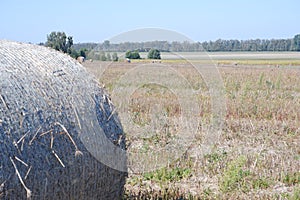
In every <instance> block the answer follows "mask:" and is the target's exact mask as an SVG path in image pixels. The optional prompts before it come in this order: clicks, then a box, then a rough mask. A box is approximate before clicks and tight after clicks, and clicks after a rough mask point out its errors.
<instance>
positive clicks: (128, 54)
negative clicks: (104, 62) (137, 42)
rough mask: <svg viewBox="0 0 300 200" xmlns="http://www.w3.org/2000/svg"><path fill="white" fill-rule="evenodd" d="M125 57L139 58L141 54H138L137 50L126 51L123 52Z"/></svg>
mask: <svg viewBox="0 0 300 200" xmlns="http://www.w3.org/2000/svg"><path fill="white" fill-rule="evenodd" d="M125 58H129V59H140V58H141V56H140V54H139V52H138V51H127V52H126V53H125Z"/></svg>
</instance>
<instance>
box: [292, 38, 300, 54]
mask: <svg viewBox="0 0 300 200" xmlns="http://www.w3.org/2000/svg"><path fill="white" fill-rule="evenodd" d="M293 45H294V50H295V51H300V34H298V35H295V36H294V39H293Z"/></svg>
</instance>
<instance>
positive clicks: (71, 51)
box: [69, 48, 80, 59]
mask: <svg viewBox="0 0 300 200" xmlns="http://www.w3.org/2000/svg"><path fill="white" fill-rule="evenodd" d="M69 55H70V56H71V57H72V58H75V59H77V58H78V56H80V54H79V53H78V52H77V51H76V50H75V49H73V48H70V50H69Z"/></svg>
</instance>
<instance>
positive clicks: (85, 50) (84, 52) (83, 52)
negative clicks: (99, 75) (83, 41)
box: [79, 48, 87, 58]
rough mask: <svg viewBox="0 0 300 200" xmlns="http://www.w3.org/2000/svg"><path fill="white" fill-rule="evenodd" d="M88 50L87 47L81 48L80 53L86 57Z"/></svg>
mask: <svg viewBox="0 0 300 200" xmlns="http://www.w3.org/2000/svg"><path fill="white" fill-rule="evenodd" d="M86 52H87V49H86V48H84V49H80V51H79V55H80V56H82V57H84V58H86Z"/></svg>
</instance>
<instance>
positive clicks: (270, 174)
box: [84, 62, 300, 199]
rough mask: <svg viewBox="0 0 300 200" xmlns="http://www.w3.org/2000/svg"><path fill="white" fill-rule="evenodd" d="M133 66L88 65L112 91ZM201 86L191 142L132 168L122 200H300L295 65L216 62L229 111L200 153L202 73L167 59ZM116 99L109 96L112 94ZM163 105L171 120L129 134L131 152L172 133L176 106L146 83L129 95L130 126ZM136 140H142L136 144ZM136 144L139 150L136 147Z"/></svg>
mask: <svg viewBox="0 0 300 200" xmlns="http://www.w3.org/2000/svg"><path fill="white" fill-rule="evenodd" d="M137 64H138V63H113V64H111V63H105V62H102V63H99V62H93V63H85V64H84V65H85V66H86V67H87V69H88V70H89V71H91V72H92V73H94V74H95V75H96V77H98V78H100V72H101V71H102V69H103V68H105V66H106V67H108V68H107V69H106V70H105V72H104V74H102V76H101V80H100V82H101V83H103V84H105V86H106V89H107V90H108V91H109V92H112V90H113V89H114V84H115V81H116V80H118V78H120V77H121V76H122V75H123V74H124V73H125V72H126V71H128V70H130V69H132V68H133V67H135V66H136V65H137ZM167 65H168V66H170V67H172V68H173V69H175V70H177V71H178V72H179V73H181V74H182V75H183V76H184V77H185V78H186V79H187V80H188V81H189V82H190V84H191V85H192V87H193V89H196V90H198V91H201V92H200V93H199V94H198V96H197V102H198V104H199V108H200V113H198V114H199V117H200V118H201V123H200V124H199V129H198V131H197V133H195V141H194V142H193V144H192V145H191V146H190V147H189V148H188V149H187V150H186V151H185V153H184V154H183V155H182V156H181V157H179V158H178V159H175V160H174V161H173V162H171V163H169V164H168V165H167V166H165V167H163V168H160V169H157V170H154V171H152V172H146V173H140V174H133V173H129V177H128V180H127V184H126V191H125V197H124V198H125V199H127V198H128V199H140V198H144V199H151V198H152V199H157V198H162V199H180V198H187V199H300V121H299V119H300V78H299V77H300V68H299V67H297V66H280V67H278V66H277V65H276V64H274V65H262V64H261V65H259V64H257V63H256V64H255V65H238V66H231V65H226V66H224V65H222V66H220V65H219V68H218V69H219V72H220V73H221V76H222V79H223V82H224V86H225V90H226V99H225V101H226V104H227V113H226V117H225V119H224V125H223V132H222V136H221V138H220V140H219V142H218V144H217V145H216V146H215V147H214V149H213V151H212V152H211V153H210V154H208V155H205V156H204V157H201V156H199V152H200V151H201V141H202V139H203V134H205V131H206V126H207V125H208V124H209V121H210V114H211V113H210V112H211V109H210V97H209V94H208V90H207V88H206V85H205V83H204V82H203V80H202V78H201V76H199V74H197V73H195V70H194V69H193V68H192V67H191V66H189V65H188V64H182V63H179V62H178V63H176V62H170V63H169V64H167ZM113 101H114V99H113ZM155 105H160V111H161V112H159V113H160V114H165V118H166V119H168V120H166V121H165V123H164V124H163V125H162V127H163V128H162V129H161V132H159V133H158V134H156V135H154V136H153V137H151V138H150V139H149V138H148V139H147V140H146V139H143V138H136V137H134V136H132V135H127V140H128V144H129V145H128V151H129V152H130V151H137V150H140V151H152V150H154V149H155V148H158V146H159V145H165V143H167V142H168V139H170V138H172V136H173V135H176V134H180V133H178V132H176V122H174V120H173V119H174V118H176V117H178V116H179V115H180V105H179V104H178V99H177V98H176V96H174V94H173V93H172V92H170V91H168V90H167V89H166V88H161V87H159V86H155V85H154V86H153V85H149V86H145V87H144V88H141V89H139V90H137V91H136V92H135V93H134V94H132V101H131V107H130V109H129V110H130V112H131V115H132V118H133V120H134V121H135V123H137V124H140V125H143V124H147V123H149V120H151V119H150V118H149V113H150V110H151V107H153V106H155ZM137 144H139V145H137ZM138 148H139V149H138Z"/></svg>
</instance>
